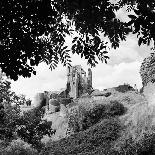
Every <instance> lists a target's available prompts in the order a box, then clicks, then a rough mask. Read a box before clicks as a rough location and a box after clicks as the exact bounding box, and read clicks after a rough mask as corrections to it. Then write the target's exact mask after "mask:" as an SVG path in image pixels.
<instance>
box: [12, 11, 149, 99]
mask: <svg viewBox="0 0 155 155" xmlns="http://www.w3.org/2000/svg"><path fill="white" fill-rule="evenodd" d="M117 16H118V18H119V19H120V20H122V21H127V20H128V17H127V15H126V14H125V10H124V9H122V10H120V11H119V12H117ZM66 43H67V44H68V45H70V43H71V39H70V37H68V38H66ZM150 52H151V51H150V48H149V47H147V46H141V47H139V46H138V44H137V38H136V37H135V36H133V35H129V36H128V38H127V40H126V41H124V42H121V43H120V47H119V48H118V49H116V50H114V49H112V50H110V52H109V53H108V55H109V57H110V60H108V63H107V64H105V63H99V64H98V65H97V66H96V67H95V68H92V74H93V88H94V89H100V90H103V89H105V88H111V87H114V86H118V85H120V84H124V83H128V84H130V85H131V86H134V85H135V84H136V85H137V88H138V89H140V88H141V87H142V81H141V77H140V74H139V70H140V66H141V63H142V61H143V59H144V58H145V57H147V56H148V55H149V53H150ZM72 65H81V66H82V67H83V69H84V70H85V71H86V72H87V70H88V68H89V67H90V66H88V65H87V62H86V60H84V59H81V58H80V56H78V55H73V56H72ZM36 71H37V74H36V75H33V76H32V77H31V78H22V77H20V78H19V79H18V81H12V84H11V89H12V90H13V91H15V92H16V93H17V94H24V95H26V98H30V99H32V100H33V98H34V95H35V94H36V93H38V92H43V91H57V90H58V91H59V90H60V89H62V88H65V87H66V83H67V75H66V67H63V66H62V65H61V64H59V65H58V67H57V68H56V69H55V70H53V71H51V70H50V69H49V66H47V65H46V64H45V63H41V64H40V65H39V66H38V67H36Z"/></svg>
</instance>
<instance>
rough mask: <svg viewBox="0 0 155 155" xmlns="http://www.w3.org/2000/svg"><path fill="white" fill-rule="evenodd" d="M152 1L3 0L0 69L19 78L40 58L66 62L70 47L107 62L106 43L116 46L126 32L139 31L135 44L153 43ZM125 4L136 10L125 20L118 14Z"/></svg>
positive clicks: (93, 62)
mask: <svg viewBox="0 0 155 155" xmlns="http://www.w3.org/2000/svg"><path fill="white" fill-rule="evenodd" d="M154 5H155V4H154V1H153V0H147V1H145V0H120V1H118V2H117V3H112V1H108V0H85V1H82V0H74V1H71V0H62V1H60V0H25V1H21V0H1V1H0V7H1V10H0V33H1V36H0V51H1V52H0V57H1V59H0V67H1V68H2V71H3V72H5V73H6V75H7V76H10V77H11V78H12V79H14V80H17V79H18V77H19V76H23V77H30V76H31V74H32V73H33V74H36V72H35V68H34V66H36V65H38V64H39V63H40V62H42V61H44V62H46V63H47V64H48V65H50V68H51V69H54V68H55V67H56V66H57V64H58V63H59V62H61V63H62V64H63V65H64V66H66V65H69V64H70V62H71V57H70V51H71V52H72V53H73V54H74V53H77V54H79V55H80V56H81V57H84V58H85V59H87V61H88V64H90V65H91V66H95V65H96V64H97V63H98V61H102V62H106V63H107V59H108V58H109V57H108V56H107V55H106V54H107V53H108V48H109V43H110V44H111V45H110V48H117V47H119V43H120V41H122V40H126V36H127V35H128V34H129V33H130V32H131V33H134V34H137V37H138V44H139V45H141V44H147V45H150V42H151V41H154V39H155V35H154V34H155V33H154V30H155V29H154V28H155V23H154V21H155V12H154ZM124 6H127V10H133V11H134V13H135V14H131V15H129V18H130V19H131V20H130V21H129V22H127V23H124V22H122V21H120V20H119V19H117V17H116V11H118V10H119V9H121V8H122V7H124ZM74 32H76V33H77V34H78V35H77V36H76V37H74V35H73V34H74ZM67 35H69V36H73V37H74V38H73V41H72V47H71V50H70V49H69V48H68V46H66V45H65V37H66V36H67ZM102 36H103V37H106V38H108V41H105V40H104V39H103V37H102Z"/></svg>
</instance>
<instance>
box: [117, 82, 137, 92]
mask: <svg viewBox="0 0 155 155" xmlns="http://www.w3.org/2000/svg"><path fill="white" fill-rule="evenodd" d="M115 90H116V91H118V92H121V93H125V92H127V91H134V88H133V87H132V86H130V85H129V84H124V85H119V86H118V87H115Z"/></svg>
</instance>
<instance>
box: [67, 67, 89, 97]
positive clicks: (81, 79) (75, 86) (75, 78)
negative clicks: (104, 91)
mask: <svg viewBox="0 0 155 155" xmlns="http://www.w3.org/2000/svg"><path fill="white" fill-rule="evenodd" d="M67 87H68V88H67V89H69V90H68V93H69V97H72V98H78V97H80V96H81V95H82V94H84V93H88V92H89V91H90V90H92V71H91V69H90V68H89V69H88V77H87V76H86V72H85V71H84V70H83V69H82V67H81V65H76V66H68V68H67Z"/></svg>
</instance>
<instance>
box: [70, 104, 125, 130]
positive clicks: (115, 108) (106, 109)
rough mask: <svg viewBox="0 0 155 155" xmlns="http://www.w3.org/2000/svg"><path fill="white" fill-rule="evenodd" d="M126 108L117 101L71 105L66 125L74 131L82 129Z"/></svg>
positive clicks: (122, 112)
mask: <svg viewBox="0 0 155 155" xmlns="http://www.w3.org/2000/svg"><path fill="white" fill-rule="evenodd" d="M125 112H126V108H125V107H124V106H123V105H122V104H121V103H119V102H118V101H110V103H109V104H102V103H96V102H95V101H93V103H91V104H87V105H85V104H79V105H78V106H75V107H72V108H71V109H70V111H69V113H68V126H69V128H70V129H72V131H73V132H74V133H76V132H79V131H83V130H86V129H88V128H89V127H91V126H93V125H94V124H96V123H98V122H99V121H101V120H102V119H105V118H110V117H115V116H120V115H123V114H124V113H125Z"/></svg>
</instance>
